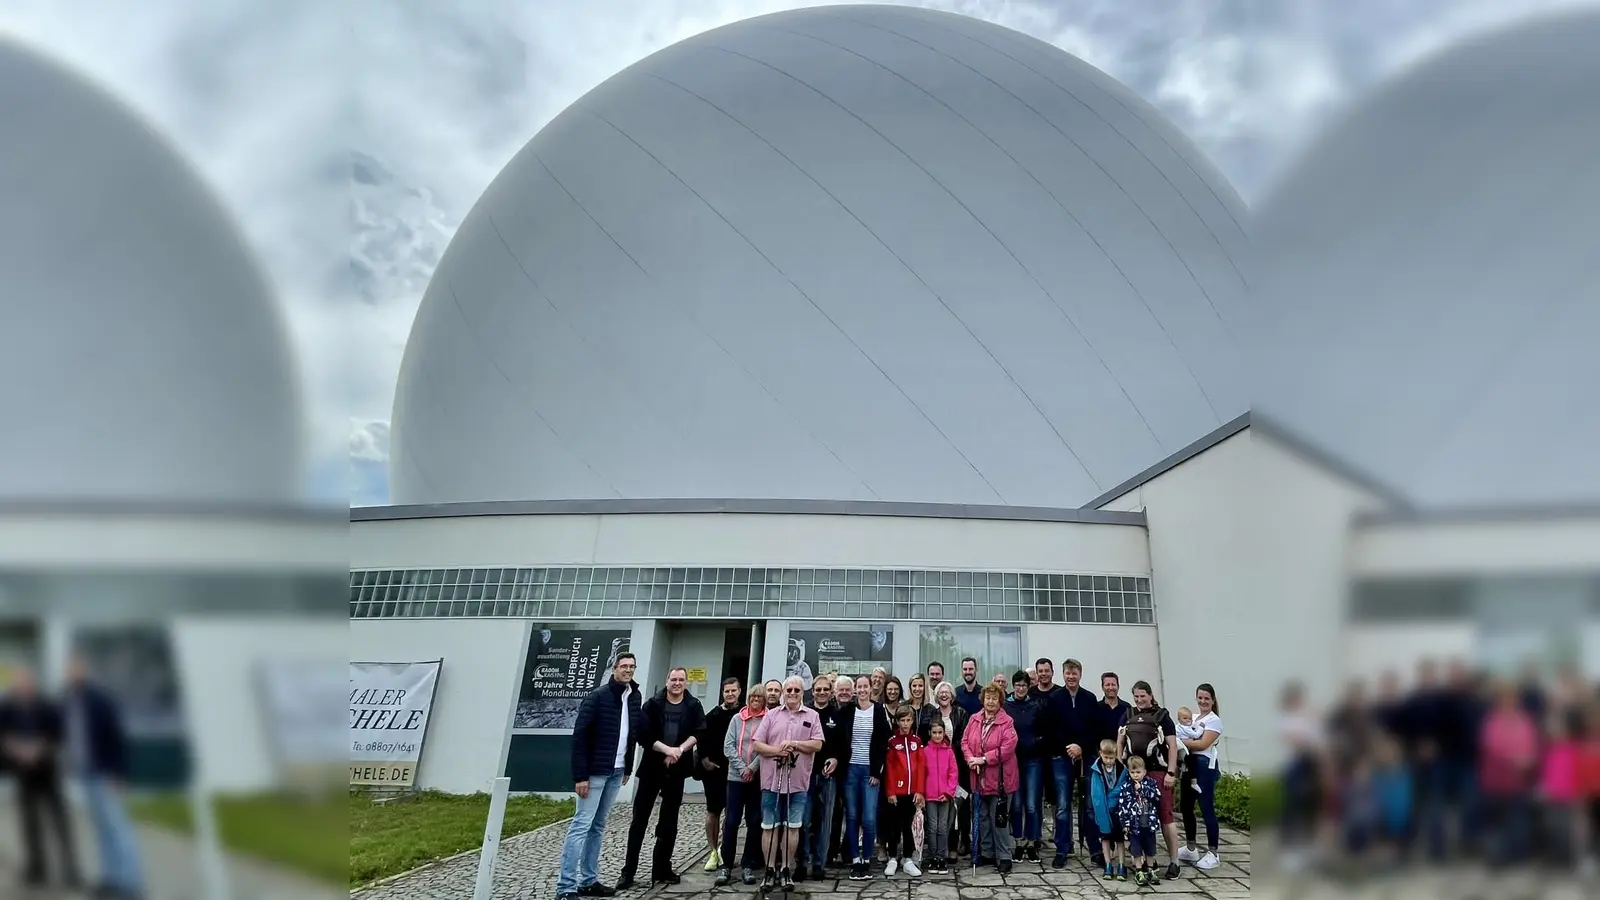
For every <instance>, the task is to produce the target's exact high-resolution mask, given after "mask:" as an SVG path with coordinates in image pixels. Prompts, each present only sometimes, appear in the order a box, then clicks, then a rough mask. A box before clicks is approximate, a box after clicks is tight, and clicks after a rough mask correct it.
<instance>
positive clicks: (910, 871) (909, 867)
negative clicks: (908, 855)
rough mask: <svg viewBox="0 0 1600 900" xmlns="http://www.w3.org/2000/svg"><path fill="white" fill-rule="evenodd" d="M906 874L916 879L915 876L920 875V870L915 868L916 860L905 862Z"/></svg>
mask: <svg viewBox="0 0 1600 900" xmlns="http://www.w3.org/2000/svg"><path fill="white" fill-rule="evenodd" d="M906 874H907V875H910V876H911V877H912V878H916V877H917V876H919V875H921V874H922V870H921V869H919V868H917V861H916V860H914V859H908V860H906Z"/></svg>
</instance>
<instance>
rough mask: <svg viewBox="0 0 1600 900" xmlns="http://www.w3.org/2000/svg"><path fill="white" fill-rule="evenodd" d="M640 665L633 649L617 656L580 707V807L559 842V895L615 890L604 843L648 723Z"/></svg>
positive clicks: (575, 735)
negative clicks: (606, 875) (636, 675)
mask: <svg viewBox="0 0 1600 900" xmlns="http://www.w3.org/2000/svg"><path fill="white" fill-rule="evenodd" d="M637 665H638V663H637V662H636V661H635V659H634V655H633V654H632V653H623V654H621V655H619V656H618V657H617V661H616V664H615V665H614V666H613V667H612V669H611V680H610V681H607V682H606V683H605V684H603V685H601V686H600V687H598V688H596V689H595V690H594V692H593V693H591V694H590V695H589V696H587V697H585V698H583V704H582V705H581V706H579V707H578V721H577V723H576V724H574V725H573V728H572V783H573V787H572V789H573V791H574V792H575V793H576V794H577V795H578V808H577V810H576V811H575V812H574V814H573V816H572V824H571V825H569V826H567V839H566V842H565V843H564V844H563V845H562V847H561V874H560V875H559V876H558V877H557V878H556V900H575V898H577V897H610V896H613V895H615V894H616V890H615V889H613V888H610V887H607V886H606V885H603V884H601V883H600V845H601V843H602V841H603V840H604V838H605V833H606V817H607V816H609V815H611V805H612V804H613V803H615V802H616V800H617V792H618V791H619V790H621V789H622V788H623V787H624V786H626V785H627V783H628V778H629V777H630V773H631V772H632V771H633V748H634V746H635V745H636V744H637V743H638V742H637V741H636V740H635V735H637V734H638V733H639V732H640V731H641V730H642V729H643V727H644V721H643V714H642V713H641V712H640V710H639V689H638V687H637V686H635V685H634V683H633V670H634V669H635V668H636V667H637Z"/></svg>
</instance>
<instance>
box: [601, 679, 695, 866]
mask: <svg viewBox="0 0 1600 900" xmlns="http://www.w3.org/2000/svg"><path fill="white" fill-rule="evenodd" d="M688 688H689V671H688V670H687V669H684V668H682V667H675V668H673V669H672V671H670V672H668V673H667V686H666V688H665V689H663V690H662V691H661V693H659V694H657V695H655V696H654V697H651V698H650V699H649V700H647V701H645V704H644V709H643V718H644V727H643V728H641V729H639V746H640V747H643V748H644V759H642V760H641V761H640V762H639V786H638V787H636V788H634V791H633V822H632V824H631V825H630V826H629V827H628V855H627V856H626V857H624V859H623V863H622V873H621V875H620V876H619V877H618V878H617V890H619V891H620V890H624V889H626V888H630V887H632V886H633V883H634V876H635V875H636V874H637V873H638V871H639V851H640V850H641V849H642V847H643V845H644V830H645V829H646V828H648V827H649V826H650V811H651V810H652V809H653V808H654V807H655V805H656V797H657V796H659V797H660V798H661V817H660V818H659V819H657V821H656V847H655V854H654V855H653V856H652V858H651V862H650V881H651V883H659V884H679V883H680V882H682V881H683V879H682V878H679V877H678V875H677V873H675V872H673V871H672V848H673V847H674V846H675V845H676V844H677V843H678V811H679V810H680V809H682V808H683V783H684V781H686V780H687V779H688V778H689V773H690V771H691V770H692V769H693V768H694V753H693V751H694V747H695V744H696V743H698V741H699V737H698V736H699V734H700V732H701V730H702V729H704V728H705V724H706V714H705V710H704V709H703V708H702V707H701V706H700V701H699V700H698V699H696V698H695V696H694V695H692V694H690V693H689V690H688Z"/></svg>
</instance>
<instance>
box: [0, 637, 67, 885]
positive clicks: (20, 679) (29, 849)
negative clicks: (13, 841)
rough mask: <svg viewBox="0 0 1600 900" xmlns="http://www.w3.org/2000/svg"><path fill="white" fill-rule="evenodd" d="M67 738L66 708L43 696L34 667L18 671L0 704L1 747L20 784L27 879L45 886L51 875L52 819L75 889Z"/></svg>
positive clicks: (63, 866) (57, 844)
mask: <svg viewBox="0 0 1600 900" xmlns="http://www.w3.org/2000/svg"><path fill="white" fill-rule="evenodd" d="M63 737H64V735H63V729H62V724H61V711H60V710H59V709H58V708H57V707H56V706H55V704H53V703H51V702H50V701H48V700H46V699H45V698H44V697H43V696H42V695H40V693H39V685H38V682H37V681H36V680H35V677H34V674H33V672H32V671H31V670H29V669H25V668H24V669H18V670H17V671H16V673H15V674H14V676H13V679H12V682H11V696H10V697H9V698H7V700H6V702H5V703H4V704H3V705H0V751H3V752H4V754H5V757H6V764H7V767H8V768H9V769H10V771H11V774H12V778H13V779H14V781H15V783H16V788H17V812H18V814H19V815H20V816H21V818H22V845H23V860H24V862H23V872H22V881H23V884H25V885H28V886H41V885H43V884H44V883H45V882H46V880H47V878H48V876H49V865H48V856H49V854H48V853H47V852H46V846H45V832H44V828H45V826H44V824H43V822H42V821H41V819H44V818H48V819H49V821H50V824H49V833H50V835H51V836H52V837H53V838H54V839H55V841H54V843H55V850H56V855H57V856H58V857H59V859H58V862H59V863H60V869H61V877H62V881H63V882H64V883H65V884H66V885H67V886H68V887H69V888H72V889H76V888H77V887H78V886H79V884H80V883H81V879H80V878H79V876H78V857H77V853H76V851H75V850H74V848H73V841H72V823H71V822H70V821H69V820H68V818H67V806H66V802H65V800H64V799H63V797H62V793H61V769H60V765H59V762H58V755H59V753H60V750H61V744H62V739H63Z"/></svg>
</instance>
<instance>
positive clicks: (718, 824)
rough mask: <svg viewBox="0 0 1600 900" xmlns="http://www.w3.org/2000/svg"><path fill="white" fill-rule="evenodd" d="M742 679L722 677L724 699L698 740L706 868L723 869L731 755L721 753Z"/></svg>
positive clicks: (708, 720) (696, 754)
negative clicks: (706, 849)
mask: <svg viewBox="0 0 1600 900" xmlns="http://www.w3.org/2000/svg"><path fill="white" fill-rule="evenodd" d="M742 693H743V691H742V690H740V685H739V679H738V678H736V677H734V676H732V675H729V676H728V677H727V678H724V679H722V696H721V700H722V702H721V703H719V704H718V705H717V706H716V707H715V708H713V709H712V710H711V711H710V712H708V713H706V718H705V727H704V728H703V729H702V730H701V732H700V737H699V740H697V741H696V742H695V746H694V750H695V756H696V757H698V759H699V765H698V766H697V767H696V771H695V778H697V779H699V780H700V782H701V784H702V785H703V786H704V787H703V789H704V791H705V796H706V812H705V826H706V846H707V847H709V848H710V849H709V850H708V851H707V853H706V871H707V872H715V871H716V870H718V869H720V868H722V814H723V812H724V811H726V810H727V808H728V789H727V785H728V758H727V757H726V756H724V755H723V754H722V739H723V738H725V737H727V735H728V722H730V721H732V719H733V716H734V714H735V713H737V712H738V711H739V695H740V694H742Z"/></svg>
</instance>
